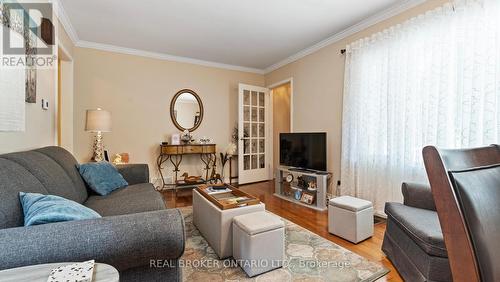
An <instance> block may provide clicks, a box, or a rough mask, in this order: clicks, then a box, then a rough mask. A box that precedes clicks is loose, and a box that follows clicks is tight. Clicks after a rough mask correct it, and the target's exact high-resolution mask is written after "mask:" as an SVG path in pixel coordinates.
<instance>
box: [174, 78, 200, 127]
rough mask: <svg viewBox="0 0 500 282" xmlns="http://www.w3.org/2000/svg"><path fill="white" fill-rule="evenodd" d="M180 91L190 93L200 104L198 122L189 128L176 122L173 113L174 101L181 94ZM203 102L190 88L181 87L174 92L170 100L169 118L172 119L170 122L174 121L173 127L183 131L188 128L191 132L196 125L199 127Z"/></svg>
mask: <svg viewBox="0 0 500 282" xmlns="http://www.w3.org/2000/svg"><path fill="white" fill-rule="evenodd" d="M182 93H190V94H192V95H193V96H194V97H195V98H196V101H198V105H199V106H200V118H199V120H198V122H197V123H196V124H195V125H194V126H193V127H191V128H184V127H182V126H181V125H180V124H179V123H178V122H177V119H176V118H175V113H174V108H175V101H177V98H179V96H180V95H181V94H182ZM203 111H204V110H203V102H202V101H201V98H200V96H198V94H196V92H194V91H193V90H191V89H187V88H186V89H182V90H180V91H178V92H177V93H175V95H174V97H173V98H172V101H170V118H171V119H172V122H173V123H174V125H175V127H177V129H179V130H181V131H184V130H186V129H187V130H189V131H190V132H193V131H195V130H196V129H197V128H198V127H200V125H201V122H202V121H203Z"/></svg>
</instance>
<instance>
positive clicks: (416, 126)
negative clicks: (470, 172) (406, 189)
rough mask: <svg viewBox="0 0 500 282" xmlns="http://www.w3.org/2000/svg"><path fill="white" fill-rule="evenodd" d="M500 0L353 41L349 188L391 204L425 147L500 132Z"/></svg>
mask: <svg viewBox="0 0 500 282" xmlns="http://www.w3.org/2000/svg"><path fill="white" fill-rule="evenodd" d="M499 3H500V0H484V1H460V2H455V3H453V4H448V5H446V6H444V7H441V8H438V9H436V10H433V11H430V12H427V13H426V14H424V15H420V16H418V17H416V18H413V19H411V20H409V21H407V22H405V23H404V24H401V25H397V26H394V27H392V28H390V29H387V30H385V31H383V32H381V33H377V34H374V35H373V36H372V37H370V38H365V39H362V40H359V41H356V42H354V43H352V44H351V45H349V46H347V56H346V68H345V89H344V106H343V128H342V166H341V171H342V174H341V180H342V186H341V194H343V195H355V196H358V197H360V198H364V199H368V200H371V201H372V202H373V203H374V207H375V211H376V212H377V213H378V214H382V213H383V209H384V204H385V202H388V201H402V195H401V188H400V187H401V182H403V181H418V182H426V181H427V176H426V173H425V169H424V166H423V160H422V153H421V152H422V148H423V147H424V146H426V145H436V146H439V147H446V148H462V147H474V146H480V145H486V144H491V143H498V141H499V139H500V7H499V6H500V4H499Z"/></svg>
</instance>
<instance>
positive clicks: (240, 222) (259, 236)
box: [233, 212, 285, 277]
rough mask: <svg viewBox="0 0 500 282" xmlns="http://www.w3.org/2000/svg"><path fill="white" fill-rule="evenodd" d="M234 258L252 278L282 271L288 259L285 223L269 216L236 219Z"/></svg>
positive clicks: (266, 213)
mask: <svg viewBox="0 0 500 282" xmlns="http://www.w3.org/2000/svg"><path fill="white" fill-rule="evenodd" d="M233 257H234V259H235V260H236V262H238V264H239V265H240V266H241V268H242V269H243V270H244V271H245V272H246V274H247V275H248V276H249V277H253V276H255V275H259V274H261V273H264V272H267V271H270V270H273V269H275V268H280V267H282V266H283V260H284V257H285V223H284V222H283V220H281V218H279V217H278V216H275V215H273V214H270V213H268V212H255V213H249V214H245V215H239V216H235V217H234V218H233Z"/></svg>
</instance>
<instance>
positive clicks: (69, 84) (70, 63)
mask: <svg viewBox="0 0 500 282" xmlns="http://www.w3.org/2000/svg"><path fill="white" fill-rule="evenodd" d="M57 55H58V56H57V57H58V58H57V61H58V64H57V70H56V72H57V75H56V91H55V99H54V100H55V103H54V113H55V128H56V130H55V134H54V144H56V146H63V145H65V146H64V147H65V149H67V150H68V151H70V152H73V149H74V148H73V146H74V140H73V134H74V129H73V104H74V100H73V99H74V89H73V88H74V77H73V73H74V60H73V57H72V56H71V54H70V53H69V52H68V49H67V48H66V47H65V46H64V44H63V42H61V41H60V40H59V41H58V45H57ZM63 80H64V85H65V87H63V85H62V83H63ZM63 95H65V96H71V99H70V101H71V104H68V103H64V101H66V100H67V99H63ZM63 100H64V101H63ZM68 107H69V108H70V109H71V111H70V113H68V114H69V116H65V115H64V114H63V108H65V109H68ZM63 120H66V121H70V124H71V129H70V132H69V134H70V136H71V137H70V140H66V139H65V140H64V141H65V142H64V141H63V128H62V122H63Z"/></svg>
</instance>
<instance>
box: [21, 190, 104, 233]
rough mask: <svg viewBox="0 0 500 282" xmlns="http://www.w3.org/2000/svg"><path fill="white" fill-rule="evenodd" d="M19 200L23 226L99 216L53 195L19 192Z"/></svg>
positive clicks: (77, 204)
mask: <svg viewBox="0 0 500 282" xmlns="http://www.w3.org/2000/svg"><path fill="white" fill-rule="evenodd" d="M19 201H20V202H21V205H22V206H23V212H24V226H31V225H39V224H46V223H54V222H62V221H72V220H84V219H94V218H100V217H101V216H100V215H99V214H98V213H96V212H95V211H93V210H92V209H89V208H87V207H85V206H83V205H81V204H79V203H77V202H75V201H71V200H68V199H64V198H62V197H59V196H54V195H42V194H39V193H24V192H19Z"/></svg>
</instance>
